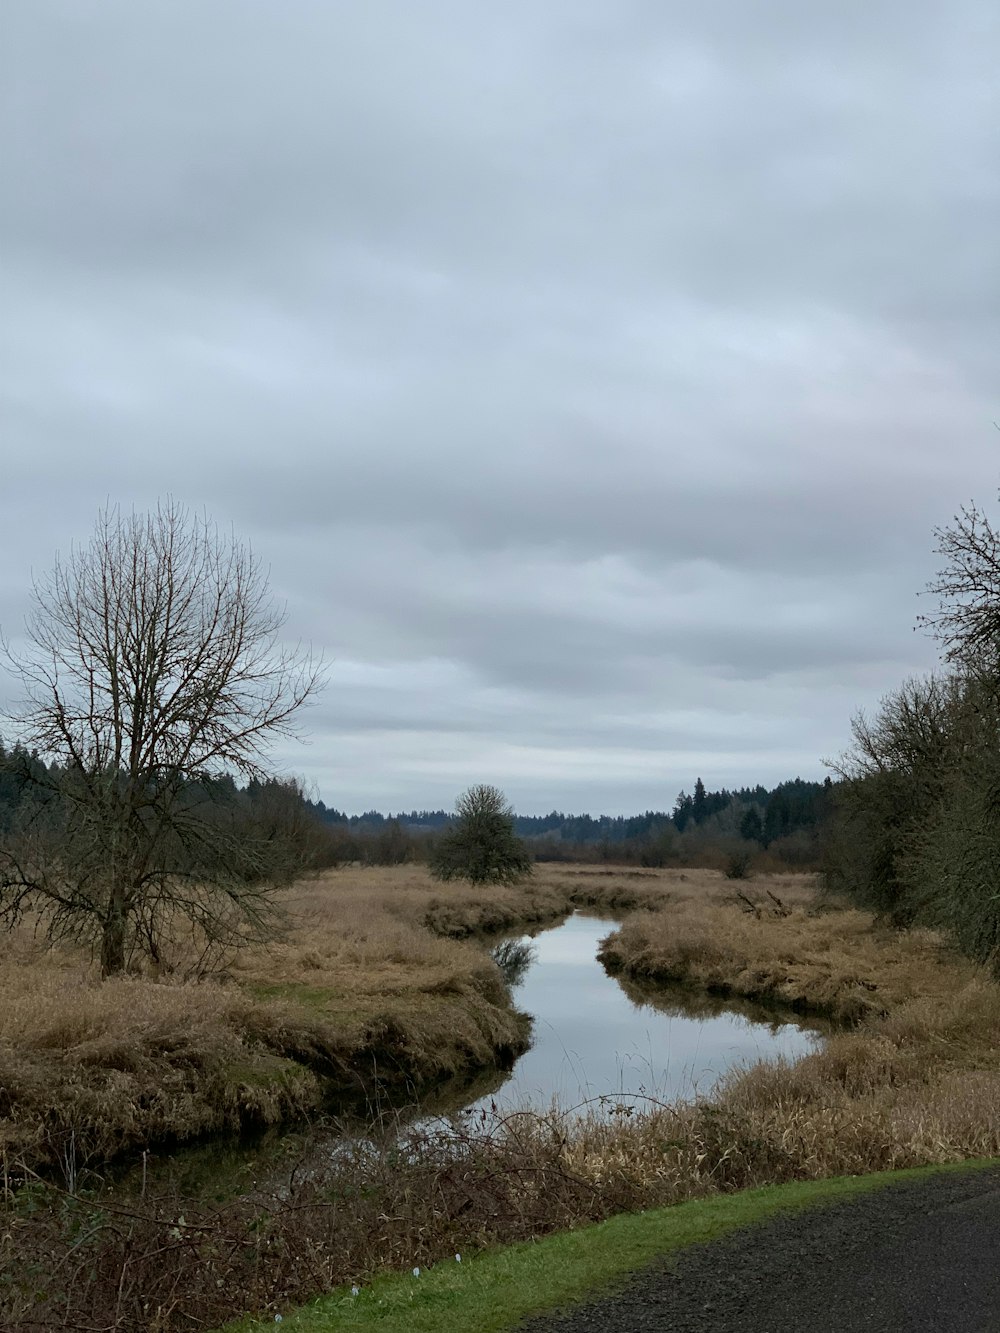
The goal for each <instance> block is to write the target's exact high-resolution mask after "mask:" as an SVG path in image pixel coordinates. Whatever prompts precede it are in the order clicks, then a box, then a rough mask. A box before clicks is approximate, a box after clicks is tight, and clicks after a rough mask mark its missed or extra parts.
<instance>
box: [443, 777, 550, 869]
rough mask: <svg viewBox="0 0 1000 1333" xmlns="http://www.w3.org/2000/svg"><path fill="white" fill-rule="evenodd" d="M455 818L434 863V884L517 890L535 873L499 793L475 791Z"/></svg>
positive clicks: (463, 798)
mask: <svg viewBox="0 0 1000 1333" xmlns="http://www.w3.org/2000/svg"><path fill="white" fill-rule="evenodd" d="M455 813H456V815H457V816H458V817H457V819H456V820H455V822H454V823H453V824H451V825H450V826H449V827H448V829H447V831H446V832H445V833H444V834H443V835H442V837H441V840H440V842H439V843H438V845H437V847H436V848H435V849H434V852H433V854H432V856H431V859H430V870H431V874H432V875H433V876H434V878H435V879H443V880H449V879H467V880H468V881H469V882H470V883H471V884H517V883H518V882H519V881H520V880H522V879H524V878H526V877H527V876H528V875H530V874H531V873H532V870H533V868H534V867H533V863H532V859H531V853H530V852H529V851H528V848H527V847H526V846H525V844H524V843H523V842H522V841H521V839H520V838H519V837H517V835H516V834H515V832H514V811H513V809H512V807H511V806H510V805H509V804H508V802H507V798H506V796H504V794H503V792H502V791H500V789H499V788H498V787H491V786H489V785H487V784H486V783H480V784H479V785H478V786H476V787H470V788H469V789H468V791H465V792H463V793H462V795H461V796H460V797H459V798H458V800H457V802H456V803H455Z"/></svg>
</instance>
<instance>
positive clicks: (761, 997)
mask: <svg viewBox="0 0 1000 1333" xmlns="http://www.w3.org/2000/svg"><path fill="white" fill-rule="evenodd" d="M789 890H791V891H789ZM600 956H601V958H602V960H603V961H604V962H605V964H606V965H607V966H608V967H609V968H610V969H612V970H613V971H622V972H624V973H626V974H627V975H629V976H631V977H635V978H637V979H645V980H649V981H664V982H680V983H683V984H684V985H690V986H692V987H695V988H697V989H699V990H707V991H709V992H712V993H714V994H718V995H735V996H740V997H743V998H746V999H750V1000H758V1001H762V1002H764V1003H769V1004H780V1005H786V1006H788V1007H790V1008H792V1009H795V1010H797V1011H799V1012H814V1013H819V1014H823V1015H826V1016H828V1017H830V1018H833V1019H835V1020H837V1021H839V1022H842V1023H856V1022H858V1021H859V1020H861V1019H863V1018H867V1017H871V1016H879V1015H882V1014H886V1013H888V1012H890V1011H891V1010H893V1009H895V1008H896V1007H898V1006H899V1005H900V1004H902V1003H904V1002H906V1001H908V1000H911V999H914V998H916V997H925V998H927V999H929V1000H931V1001H936V1000H940V999H944V998H945V997H947V996H948V995H950V994H953V993H954V991H955V990H956V989H961V988H962V987H964V986H966V985H968V984H969V982H970V981H972V980H973V979H974V978H975V977H976V976H977V975H978V969H977V968H976V966H975V965H974V964H972V963H971V962H969V961H967V960H965V959H963V958H961V957H960V956H959V955H957V954H956V953H955V952H954V950H952V949H950V948H948V947H947V946H946V945H945V944H944V942H943V941H942V940H941V938H940V937H939V936H938V935H937V934H935V933H934V932H933V931H928V930H911V931H897V930H892V929H888V928H880V927H879V926H877V925H876V923H875V922H874V921H873V919H872V917H871V915H870V914H869V913H867V912H859V911H853V910H844V909H837V910H823V907H822V905H821V904H818V903H817V902H816V901H815V898H814V897H813V892H812V890H811V889H809V888H808V886H806V885H791V884H790V885H789V886H788V888H787V889H786V888H785V886H783V885H780V886H779V887H778V890H777V891H775V889H774V888H773V887H769V886H768V885H765V884H759V885H755V886H754V887H753V889H748V890H745V891H744V890H740V891H737V892H736V893H732V894H731V895H730V899H729V901H722V900H720V899H718V898H716V899H715V900H714V901H704V900H703V901H701V902H694V901H692V900H690V899H688V900H687V901H684V902H681V901H675V902H674V903H673V904H672V905H671V906H670V908H669V909H666V910H660V911H655V912H646V913H642V914H641V915H639V914H636V915H634V916H632V917H630V918H629V919H628V920H627V921H625V923H624V924H623V925H622V926H621V928H620V929H619V930H617V931H615V932H614V933H613V934H611V935H610V936H609V937H608V939H606V940H605V941H604V943H603V945H602V947H601V955H600Z"/></svg>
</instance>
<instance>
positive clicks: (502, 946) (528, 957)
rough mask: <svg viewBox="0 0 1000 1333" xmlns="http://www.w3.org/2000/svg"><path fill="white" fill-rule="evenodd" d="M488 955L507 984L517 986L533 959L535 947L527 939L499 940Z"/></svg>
mask: <svg viewBox="0 0 1000 1333" xmlns="http://www.w3.org/2000/svg"><path fill="white" fill-rule="evenodd" d="M490 957H491V958H492V959H493V961H494V962H495V963H496V965H497V967H498V968H499V969H500V971H501V972H502V973H503V979H504V981H506V983H507V985H508V986H519V985H520V984H521V982H522V981H523V980H524V977H525V973H526V972H527V970H528V968H529V967H530V966H531V964H532V963H533V962H534V961H535V947H534V945H533V944H531V943H530V942H529V941H528V940H501V941H500V943H499V944H494V946H493V948H492V949H491V950H490Z"/></svg>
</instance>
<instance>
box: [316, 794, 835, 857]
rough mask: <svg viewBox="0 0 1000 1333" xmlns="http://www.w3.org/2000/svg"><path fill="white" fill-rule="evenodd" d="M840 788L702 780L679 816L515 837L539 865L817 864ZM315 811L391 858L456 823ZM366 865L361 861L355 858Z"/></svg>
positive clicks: (548, 818) (574, 818)
mask: <svg viewBox="0 0 1000 1333" xmlns="http://www.w3.org/2000/svg"><path fill="white" fill-rule="evenodd" d="M832 790H833V784H832V783H831V780H830V779H829V778H827V779H826V780H825V781H824V782H807V781H804V780H803V779H802V778H794V779H792V780H791V781H789V782H782V783H779V784H778V786H777V787H774V788H773V789H771V790H768V788H766V787H763V786H759V785H758V786H756V787H740V788H738V789H736V790H733V791H730V790H728V789H726V788H723V789H722V790H721V791H715V792H709V791H706V789H705V785H704V783H703V782H702V780H701V778H698V779H697V780H696V781H695V784H694V788H693V791H692V793H690V794H689V793H688V792H686V791H682V792H681V793H680V794H679V795H678V797H677V799H676V801H675V802H674V807H673V809H672V810H671V811H666V810H647V811H645V812H644V813H643V814H641V815H596V816H595V815H589V814H584V815H574V814H564V813H563V812H562V811H560V810H553V811H551V812H550V813H549V814H547V815H518V816H516V818H515V821H514V828H515V832H516V833H517V834H518V836H519V837H521V838H524V839H525V840H526V841H528V842H529V843H530V845H531V847H532V850H533V852H534V854H535V857H536V859H537V860H594V859H598V860H607V861H624V862H635V863H638V864H643V865H668V864H671V863H677V864H682V863H687V864H693V863H694V861H696V860H697V861H699V862H702V861H705V860H708V861H720V858H723V859H724V858H726V857H727V856H730V855H732V854H734V853H736V852H738V851H739V850H741V849H743V850H746V849H750V850H753V851H755V852H757V853H763V852H768V853H769V857H770V860H771V862H777V863H780V864H786V865H787V864H795V865H803V866H805V865H814V864H817V863H818V861H819V857H820V843H821V836H822V830H823V828H824V825H825V821H826V820H827V818H828V816H829V813H830V808H831V793H832ZM309 809H310V810H311V811H312V812H313V814H314V815H315V816H316V818H317V819H318V820H320V821H321V822H322V823H323V824H325V825H326V826H327V827H329V828H331V829H333V830H338V831H339V832H340V835H341V837H342V839H343V842H344V845H345V846H347V844H348V843H349V842H352V841H354V840H356V841H357V846H358V847H359V848H361V847H362V846H363V845H364V844H366V843H367V844H370V845H377V844H381V845H382V846H383V847H384V848H385V849H386V851H387V854H390V853H391V854H395V852H396V851H398V850H399V849H401V848H402V847H403V846H404V845H406V844H410V845H414V846H419V844H420V843H421V842H425V841H427V840H428V839H433V837H434V835H435V834H438V833H440V832H441V831H442V830H443V829H445V828H447V826H448V825H449V824H450V823H451V820H452V818H453V815H452V813H451V812H450V811H448V810H409V811H399V812H398V813H395V814H383V813H382V812H381V811H379V810H367V811H365V813H364V814H361V815H347V814H344V813H343V812H341V811H340V810H336V809H334V808H331V807H328V806H326V805H325V804H324V803H323V802H322V801H316V802H309ZM354 859H359V858H354Z"/></svg>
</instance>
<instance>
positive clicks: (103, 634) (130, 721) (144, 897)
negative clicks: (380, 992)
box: [0, 502, 320, 976]
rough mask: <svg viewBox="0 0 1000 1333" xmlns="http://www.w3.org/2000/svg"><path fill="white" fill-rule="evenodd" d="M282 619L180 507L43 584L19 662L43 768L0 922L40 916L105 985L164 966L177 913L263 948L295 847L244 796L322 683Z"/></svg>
mask: <svg viewBox="0 0 1000 1333" xmlns="http://www.w3.org/2000/svg"><path fill="white" fill-rule="evenodd" d="M284 618H285V617H284V611H283V609H282V608H281V607H279V606H278V605H277V604H276V603H275V602H274V600H273V599H272V597H271V594H270V592H269V588H268V579H267V575H266V572H265V571H264V570H263V569H262V567H261V566H260V564H259V562H258V560H257V559H256V557H255V556H254V555H253V553H252V552H251V551H250V550H249V548H248V547H246V546H245V545H243V544H242V543H240V542H238V541H237V540H236V539H235V538H233V537H224V536H222V535H220V533H219V532H218V530H217V529H216V528H215V526H214V525H212V524H211V523H210V522H209V520H208V519H207V518H205V517H203V516H197V515H193V514H192V513H190V512H189V511H187V510H185V509H184V508H182V507H181V506H179V505H177V504H175V503H174V502H166V503H164V504H161V505H159V506H158V507H157V509H156V510H155V511H154V512H152V513H149V514H136V513H132V514H129V515H124V514H122V513H121V512H120V511H119V510H118V509H117V508H109V509H107V510H105V511H104V512H103V513H102V514H101V515H100V517H99V520H98V522H97V526H96V529H95V532H94V536H93V538H92V539H91V541H90V543H89V544H88V545H86V546H84V547H82V548H80V549H76V550H73V551H72V552H71V554H70V556H69V558H68V559H66V560H65V561H62V560H57V561H56V564H55V566H54V568H53V570H52V572H51V574H50V575H49V576H48V577H47V578H46V579H44V580H42V581H37V582H36V583H35V585H34V588H33V606H32V611H31V614H30V616H29V618H28V621H27V625H26V642H27V646H26V648H25V649H24V650H23V651H21V652H17V653H15V652H14V651H13V650H11V649H10V648H8V649H7V657H8V660H9V661H10V663H11V664H12V666H13V667H14V669H15V671H16V672H17V674H18V676H19V678H20V680H21V682H22V684H23V688H24V695H25V697H24V699H23V701H22V705H21V708H20V710H19V711H18V712H16V713H15V714H13V720H14V723H15V726H16V728H17V731H18V733H19V737H20V739H21V740H22V741H23V743H24V745H25V746H27V747H28V748H29V749H32V750H35V751H36V752H37V754H38V755H39V756H40V757H41V758H42V759H43V760H45V761H46V766H45V769H44V771H41V766H36V767H35V771H34V781H33V786H34V789H35V796H34V800H33V802H32V810H31V818H30V821H28V822H27V824H26V827H24V828H23V829H22V830H21V833H20V835H19V836H18V837H14V838H12V839H10V840H9V842H8V845H7V847H6V849H5V852H4V854H3V859H2V861H0V919H2V920H4V921H5V922H6V924H7V925H8V926H13V925H14V924H16V922H17V921H18V920H19V919H20V918H21V917H22V915H23V914H24V913H25V912H26V911H33V912H36V913H38V915H39V918H40V919H41V920H42V921H43V922H45V924H46V927H47V930H48V934H49V936H50V938H52V939H67V938H68V939H75V940H84V941H89V942H91V943H92V944H93V945H94V946H95V947H96V948H98V949H99V951H100V957H101V968H102V972H103V974H104V975H105V976H108V975H111V974H113V973H116V972H120V971H121V970H122V969H123V968H124V967H125V964H126V960H127V958H128V957H129V956H130V955H131V954H132V952H133V951H135V950H137V949H138V950H139V951H140V952H142V953H145V954H147V955H150V956H152V957H153V958H154V959H155V958H156V957H157V955H158V952H159V950H160V948H161V944H162V940H163V937H164V934H165V933H166V932H168V931H169V930H170V924H171V922H174V921H176V920H177V919H178V915H180V916H182V917H184V918H187V920H189V921H190V922H192V923H194V924H195V925H197V926H199V927H200V928H201V929H202V931H203V932H204V937H205V938H206V939H207V940H209V941H212V940H215V941H220V940H225V941H226V942H227V943H235V942H239V941H241V940H242V941H247V940H253V939H259V938H262V937H264V936H265V935H266V933H267V931H268V929H269V926H270V924H271V922H272V920H273V903H272V897H273V889H274V887H275V886H276V885H277V884H278V883H280V882H282V881H284V880H286V879H287V878H288V877H289V876H290V875H291V874H293V873H294V871H295V869H296V867H297V860H296V856H295V852H294V842H295V839H294V838H293V837H285V836H282V835H281V833H280V829H279V825H278V824H276V823H275V821H274V820H271V821H269V822H266V823H265V824H263V825H262V824H260V822H259V821H255V820H254V819H253V818H252V817H251V816H250V814H249V813H248V811H249V808H250V807H249V803H247V802H245V801H244V802H241V801H240V800H239V799H238V793H237V790H236V786H235V783H234V781H233V779H234V777H242V778H244V779H257V780H262V779H266V778H267V776H268V775H267V772H266V768H265V759H266V754H267V748H268V744H269V742H270V741H272V740H273V739H274V738H275V737H276V736H283V735H284V736H287V735H290V734H293V731H294V729H293V724H292V723H293V716H294V714H295V713H296V712H297V710H298V709H299V708H300V707H301V706H302V705H303V704H304V703H306V701H307V700H308V699H309V698H310V696H312V695H313V694H314V692H315V691H316V690H317V688H318V687H319V684H320V680H319V674H318V668H317V666H316V665H315V664H314V663H313V661H312V660H311V659H310V657H309V656H308V655H307V654H303V653H302V652H301V651H299V650H297V649H296V650H290V649H288V648H286V647H284V646H282V644H281V642H280V639H279V631H280V629H281V626H282V624H283V623H284Z"/></svg>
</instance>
